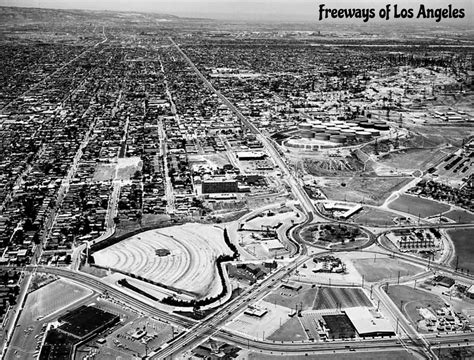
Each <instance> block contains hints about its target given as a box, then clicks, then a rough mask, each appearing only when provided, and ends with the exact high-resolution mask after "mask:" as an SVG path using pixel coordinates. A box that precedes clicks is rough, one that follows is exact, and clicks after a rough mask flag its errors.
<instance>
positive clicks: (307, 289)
mask: <svg viewBox="0 0 474 360" xmlns="http://www.w3.org/2000/svg"><path fill="white" fill-rule="evenodd" d="M317 292H318V288H317V287H314V288H313V287H311V286H309V285H304V286H303V287H302V289H301V290H299V291H295V290H290V289H285V288H282V287H279V288H278V289H276V290H274V291H272V292H271V293H270V294H269V295H267V296H266V297H265V301H267V302H269V303H272V304H277V305H280V306H286V307H288V308H290V309H294V308H295V306H296V305H298V307H299V308H300V307H301V305H303V310H306V309H311V308H312V307H313V302H314V299H315V297H316V294H317Z"/></svg>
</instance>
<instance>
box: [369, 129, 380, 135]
mask: <svg viewBox="0 0 474 360" xmlns="http://www.w3.org/2000/svg"><path fill="white" fill-rule="evenodd" d="M367 131H368V132H369V133H370V134H371V135H372V136H380V131H379V130H376V129H367Z"/></svg>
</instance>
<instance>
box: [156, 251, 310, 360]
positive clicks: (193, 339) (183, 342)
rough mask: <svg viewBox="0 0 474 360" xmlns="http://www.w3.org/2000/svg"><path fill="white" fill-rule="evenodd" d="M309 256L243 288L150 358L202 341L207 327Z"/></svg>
mask: <svg viewBox="0 0 474 360" xmlns="http://www.w3.org/2000/svg"><path fill="white" fill-rule="evenodd" d="M308 259H309V257H307V256H304V255H300V256H299V257H298V258H297V259H295V261H293V262H292V263H291V264H290V265H288V266H285V267H282V268H280V269H279V270H277V271H275V272H274V273H273V274H271V275H269V276H268V277H266V278H265V279H264V280H263V281H262V282H261V283H257V284H255V285H254V286H252V287H250V288H248V289H247V290H245V291H244V292H243V293H242V294H241V295H240V296H239V297H238V298H235V299H234V300H232V301H230V302H228V303H227V304H225V305H223V306H222V307H221V308H220V309H219V310H218V311H216V312H215V313H214V314H213V315H212V316H210V317H208V318H207V319H206V320H204V321H202V322H200V323H198V324H196V325H195V326H194V327H192V328H191V329H190V331H189V332H187V333H185V334H183V335H182V336H181V337H179V338H177V339H175V341H173V342H171V343H170V344H169V345H168V346H167V347H166V348H164V349H162V350H160V351H158V352H156V353H154V354H151V358H152V359H164V358H167V357H172V356H174V355H176V354H177V353H178V352H183V351H185V349H186V348H194V347H195V346H196V345H198V344H199V343H201V342H202V341H204V340H205V339H206V338H207V337H208V336H210V335H209V333H208V332H209V328H211V329H212V328H218V327H219V326H222V325H224V324H225V323H226V322H227V321H228V320H229V318H230V317H231V316H232V315H235V314H238V313H239V312H240V311H241V310H243V309H244V308H245V307H247V304H248V302H249V301H251V300H254V299H256V298H257V297H259V296H260V295H262V294H263V293H264V292H265V291H268V289H269V288H271V287H273V284H275V283H277V282H278V281H279V280H282V279H283V278H284V277H285V276H287V275H288V274H289V273H291V272H292V271H294V270H295V269H296V268H297V267H298V266H300V265H302V264H303V263H304V262H305V261H306V260H308Z"/></svg>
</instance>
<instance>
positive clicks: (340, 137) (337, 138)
mask: <svg viewBox="0 0 474 360" xmlns="http://www.w3.org/2000/svg"><path fill="white" fill-rule="evenodd" d="M329 140H330V141H332V142H334V143H337V144H344V143H345V142H346V137H345V136H343V135H331V136H330V137H329Z"/></svg>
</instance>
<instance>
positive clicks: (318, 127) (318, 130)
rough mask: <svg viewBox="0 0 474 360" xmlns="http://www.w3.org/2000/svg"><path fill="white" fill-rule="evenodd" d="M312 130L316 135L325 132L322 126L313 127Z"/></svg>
mask: <svg viewBox="0 0 474 360" xmlns="http://www.w3.org/2000/svg"><path fill="white" fill-rule="evenodd" d="M312 130H313V131H314V132H318V133H320V132H324V131H325V130H326V126H324V125H313V127H312Z"/></svg>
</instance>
